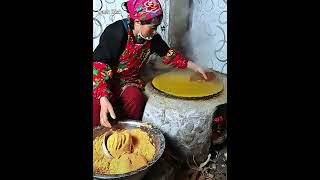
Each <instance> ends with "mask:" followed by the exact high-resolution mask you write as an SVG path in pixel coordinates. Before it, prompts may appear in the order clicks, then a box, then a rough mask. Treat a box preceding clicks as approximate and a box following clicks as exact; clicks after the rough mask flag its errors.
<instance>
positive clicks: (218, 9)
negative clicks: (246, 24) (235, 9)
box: [185, 0, 227, 74]
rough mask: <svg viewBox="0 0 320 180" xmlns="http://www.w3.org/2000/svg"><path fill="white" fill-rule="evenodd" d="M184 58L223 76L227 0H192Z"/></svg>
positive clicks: (224, 71) (225, 60) (225, 68)
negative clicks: (188, 58)
mask: <svg viewBox="0 0 320 180" xmlns="http://www.w3.org/2000/svg"><path fill="white" fill-rule="evenodd" d="M191 9H192V17H191V20H192V21H191V28H190V31H189V32H188V33H187V35H186V36H185V37H186V39H187V43H186V44H185V46H186V49H187V52H186V56H188V57H190V58H191V59H192V60H193V61H195V62H197V63H198V64H201V65H202V66H204V67H207V68H210V69H213V70H216V71H219V72H222V73H225V74H227V0H192V6H191Z"/></svg>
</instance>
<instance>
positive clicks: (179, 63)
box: [161, 49, 188, 69]
mask: <svg viewBox="0 0 320 180" xmlns="http://www.w3.org/2000/svg"><path fill="white" fill-rule="evenodd" d="M161 58H162V59H163V61H164V63H165V64H170V65H172V66H174V67H176V68H181V69H184V68H187V64H188V59H187V58H186V57H184V56H183V55H182V54H181V53H180V52H178V51H177V50H176V49H169V50H168V51H167V54H166V55H165V56H162V57H161Z"/></svg>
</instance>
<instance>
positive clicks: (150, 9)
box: [127, 0, 162, 21]
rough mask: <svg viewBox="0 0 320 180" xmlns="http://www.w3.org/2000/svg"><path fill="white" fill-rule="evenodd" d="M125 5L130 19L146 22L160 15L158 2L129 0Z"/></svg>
mask: <svg viewBox="0 0 320 180" xmlns="http://www.w3.org/2000/svg"><path fill="white" fill-rule="evenodd" d="M127 5H128V10H129V16H130V18H132V19H138V20H142V21H146V20H149V19H151V18H154V17H156V16H158V15H161V14H162V8H161V5H160V3H159V1H158V0H129V1H128V4H127Z"/></svg>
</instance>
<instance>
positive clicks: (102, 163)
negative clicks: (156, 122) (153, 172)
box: [93, 128, 155, 174]
mask: <svg viewBox="0 0 320 180" xmlns="http://www.w3.org/2000/svg"><path fill="white" fill-rule="evenodd" d="M103 137H104V136H103V134H102V135H101V136H99V137H96V138H95V139H94V140H93V172H94V173H98V174H123V173H127V172H130V171H134V170H137V169H139V168H141V167H143V166H145V165H147V163H148V161H151V160H152V159H153V158H154V155H155V146H154V144H152V143H151V138H150V137H149V135H148V134H147V133H146V132H144V131H142V130H141V129H138V128H137V129H128V130H120V131H116V132H114V133H113V134H112V135H111V136H109V138H108V140H107V148H108V151H109V153H110V154H111V155H112V157H113V158H112V159H108V157H107V156H106V155H105V154H104V152H103V150H102V143H103Z"/></svg>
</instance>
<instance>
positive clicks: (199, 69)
mask: <svg viewBox="0 0 320 180" xmlns="http://www.w3.org/2000/svg"><path fill="white" fill-rule="evenodd" d="M187 67H188V68H190V69H192V70H193V71H195V72H199V73H200V74H202V76H203V78H204V79H205V80H207V79H208V77H207V75H206V72H205V70H204V69H203V68H202V67H201V66H199V65H197V64H195V63H193V62H192V61H188V66H187Z"/></svg>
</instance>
